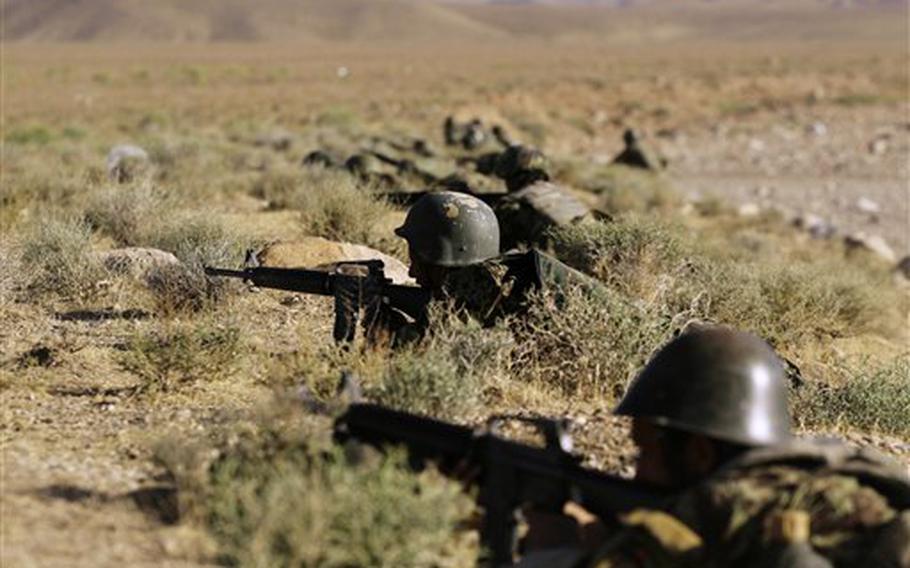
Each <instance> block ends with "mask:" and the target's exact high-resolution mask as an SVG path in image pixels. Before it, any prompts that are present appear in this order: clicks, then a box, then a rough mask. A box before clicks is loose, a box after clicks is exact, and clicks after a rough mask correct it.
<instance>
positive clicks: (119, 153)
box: [107, 144, 150, 183]
mask: <svg viewBox="0 0 910 568" xmlns="http://www.w3.org/2000/svg"><path fill="white" fill-rule="evenodd" d="M149 163H150V161H149V155H148V152H146V151H145V150H143V149H142V148H140V147H139V146H134V145H132V144H119V145H117V146H114V147H113V148H111V151H110V152H108V153H107V177H108V178H110V179H111V181H115V182H117V183H126V182H129V181H130V180H132V179H134V178H135V177H136V176H137V175H139V174H140V173H142V172H143V171H145V170H146V169H147V168H148V166H149Z"/></svg>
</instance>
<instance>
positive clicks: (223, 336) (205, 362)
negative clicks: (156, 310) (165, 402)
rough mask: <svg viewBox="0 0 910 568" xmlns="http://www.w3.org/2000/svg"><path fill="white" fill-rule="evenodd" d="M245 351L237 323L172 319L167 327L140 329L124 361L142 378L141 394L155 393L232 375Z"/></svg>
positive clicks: (126, 366) (139, 386)
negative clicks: (234, 325) (220, 323)
mask: <svg viewBox="0 0 910 568" xmlns="http://www.w3.org/2000/svg"><path fill="white" fill-rule="evenodd" d="M243 352H244V345H243V340H242V337H241V334H240V330H239V329H238V328H237V327H233V326H225V325H216V324H214V323H210V322H206V321H202V322H199V323H195V324H180V323H176V322H172V323H171V325H170V326H168V327H166V328H165V329H163V330H156V331H152V332H137V333H136V335H134V336H133V337H132V338H130V340H129V341H128V343H127V349H126V351H125V352H124V353H123V354H122V356H121V364H122V365H123V367H124V368H125V369H126V370H127V371H129V372H131V373H132V374H133V375H135V376H136V377H137V378H138V379H139V385H138V386H137V388H136V393H137V394H143V395H145V394H149V395H153V394H158V393H169V392H174V391H178V390H180V389H183V388H186V387H190V386H192V385H193V384H194V383H198V382H201V381H203V380H204V381H213V380H214V381H218V380H223V379H225V378H227V377H230V376H231V375H232V374H233V373H234V372H235V371H236V370H237V365H238V363H239V360H240V358H241V357H242V355H243Z"/></svg>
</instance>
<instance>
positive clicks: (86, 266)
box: [21, 217, 107, 298]
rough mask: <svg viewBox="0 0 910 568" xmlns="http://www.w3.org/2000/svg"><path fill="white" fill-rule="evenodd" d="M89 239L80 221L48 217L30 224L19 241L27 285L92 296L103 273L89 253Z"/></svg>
mask: <svg viewBox="0 0 910 568" xmlns="http://www.w3.org/2000/svg"><path fill="white" fill-rule="evenodd" d="M91 238H92V231H91V228H90V227H89V226H88V225H87V224H86V223H85V222H83V221H81V220H76V219H69V218H53V217H50V218H44V219H40V220H38V221H36V222H35V223H33V224H32V225H31V227H29V228H28V229H27V230H26V232H25V235H24V237H23V240H22V257H21V260H22V267H23V272H24V275H25V281H26V282H27V287H28V288H29V289H31V290H33V291H36V292H39V293H54V294H59V295H61V296H66V297H74V298H88V297H91V296H92V295H94V294H95V293H96V292H97V291H98V285H99V282H101V281H102V280H103V279H104V278H105V277H106V276H107V272H106V271H105V270H104V268H103V267H102V266H101V263H100V262H99V261H98V260H97V259H96V258H95V257H94V256H93V255H92V250H91Z"/></svg>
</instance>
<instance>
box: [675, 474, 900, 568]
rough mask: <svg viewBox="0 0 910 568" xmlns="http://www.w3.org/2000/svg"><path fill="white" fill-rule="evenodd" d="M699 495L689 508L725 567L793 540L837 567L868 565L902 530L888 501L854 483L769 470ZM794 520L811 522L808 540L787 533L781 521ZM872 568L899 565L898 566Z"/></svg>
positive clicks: (847, 478)
mask: <svg viewBox="0 0 910 568" xmlns="http://www.w3.org/2000/svg"><path fill="white" fill-rule="evenodd" d="M699 493H700V494H699V496H698V498H697V499H695V500H692V501H690V503H689V505H691V506H690V507H688V511H689V513H690V515H691V516H692V519H690V521H689V522H690V524H691V525H692V526H694V527H696V530H698V531H699V533H700V534H701V535H702V536H703V538H704V540H705V549H706V550H707V551H708V552H709V555H710V557H711V558H712V559H718V561H719V562H720V564H719V565H733V564H742V563H743V562H744V561H747V560H748V559H750V558H754V557H755V555H756V554H761V553H762V551H763V550H766V548H767V547H768V546H769V545H771V544H774V543H780V542H789V541H791V540H794V541H800V542H806V543H807V544H809V545H810V546H811V548H812V549H813V550H814V551H816V552H817V553H819V554H821V555H822V556H824V557H825V558H827V559H828V560H829V561H830V562H831V563H832V564H833V565H834V566H838V567H841V566H851V567H854V566H868V565H870V564H868V562H870V560H869V559H870V556H869V552H870V551H871V550H879V549H882V550H884V549H883V548H882V547H884V546H885V545H884V544H879V543H880V542H881V543H887V542H889V541H888V540H887V537H886V536H883V535H887V534H890V533H889V531H891V532H893V533H894V534H900V532H899V531H900V530H901V529H900V525H899V524H897V521H896V520H895V519H896V517H897V515H896V512H895V511H894V510H893V509H892V508H891V507H890V506H889V504H888V501H887V499H885V498H884V497H883V496H882V495H881V494H879V493H878V492H877V491H875V490H874V489H872V488H870V487H867V486H864V485H862V484H861V483H859V482H858V481H857V479H855V478H853V477H850V476H844V475H837V474H818V473H816V474H811V473H809V472H806V471H801V470H799V469H798V468H793V467H786V466H781V467H767V468H760V469H755V470H752V471H748V472H745V473H743V474H742V475H739V474H737V475H733V476H729V477H727V478H725V479H722V480H718V481H717V482H714V483H711V484H709V485H708V486H706V487H704V488H703V489H702V490H701V491H700V492H699ZM794 513H801V514H802V515H804V516H805V519H806V521H805V530H804V531H801V532H805V535H802V536H799V537H798V538H791V537H790V536H788V533H787V531H782V530H781V529H782V528H786V527H784V526H783V525H781V523H780V522H779V520H780V519H787V518H793V514H794ZM683 516H684V518H685V515H683ZM892 524H894V527H895V528H890V527H892ZM791 536H792V535H791ZM891 538H894V537H891ZM882 554H885V553H884V552H882ZM888 554H891V556H896V555H897V553H893V554H892V553H888ZM871 565H875V566H900V564H897V563H896V561H894V562H892V563H888V562H878V563H873V564H871Z"/></svg>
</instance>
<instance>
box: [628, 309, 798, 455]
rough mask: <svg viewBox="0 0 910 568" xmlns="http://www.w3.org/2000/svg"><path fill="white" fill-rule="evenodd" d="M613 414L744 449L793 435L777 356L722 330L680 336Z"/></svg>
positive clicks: (760, 344) (748, 337)
mask: <svg viewBox="0 0 910 568" xmlns="http://www.w3.org/2000/svg"><path fill="white" fill-rule="evenodd" d="M616 414H619V415H621V416H631V417H636V418H647V419H650V420H653V421H654V422H655V423H656V424H658V425H660V426H667V427H670V428H676V429H679V430H683V431H687V432H694V433H697V434H704V435H706V436H710V437H712V438H716V439H718V440H722V441H727V442H733V443H737V444H744V445H747V446H765V445H773V444H779V443H782V442H786V441H788V440H789V439H790V436H791V435H790V414H789V412H788V410H787V387H786V375H785V373H784V369H783V366H782V364H781V361H780V359H779V358H778V356H777V354H776V353H775V352H774V350H772V349H771V347H770V346H769V345H768V344H767V343H765V342H764V341H763V340H762V339H760V338H758V337H756V336H754V335H752V334H750V333H745V332H741V331H735V330H731V329H725V328H721V327H711V328H702V329H699V330H695V331H691V332H688V333H683V334H681V335H680V336H679V337H677V338H676V339H674V340H673V341H671V342H670V343H668V344H667V345H665V346H664V347H663V348H661V350H660V351H658V353H657V355H655V356H654V357H653V358H652V359H651V361H650V362H649V363H648V365H647V366H646V367H645V368H644V370H643V371H642V372H641V373H640V374H639V375H638V377H636V378H635V380H634V381H633V382H632V385H631V386H630V387H629V390H628V392H627V393H626V395H625V397H623V399H622V402H620V404H619V406H618V407H617V408H616Z"/></svg>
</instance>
